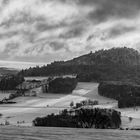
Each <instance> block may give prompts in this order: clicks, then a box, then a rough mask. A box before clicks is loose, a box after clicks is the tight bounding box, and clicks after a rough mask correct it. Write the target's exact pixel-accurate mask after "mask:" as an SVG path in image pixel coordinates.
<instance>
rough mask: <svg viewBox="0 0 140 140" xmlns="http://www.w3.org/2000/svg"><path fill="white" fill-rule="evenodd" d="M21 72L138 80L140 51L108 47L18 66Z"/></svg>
mask: <svg viewBox="0 0 140 140" xmlns="http://www.w3.org/2000/svg"><path fill="white" fill-rule="evenodd" d="M20 74H22V75H24V76H50V75H64V74H76V75H77V78H78V79H79V81H88V82H89V81H131V82H135V83H140V53H139V52H138V51H136V50H134V49H132V48H126V47H124V48H112V49H108V50H99V51H96V52H94V53H92V52H90V53H89V54H86V55H83V56H80V57H77V58H74V59H72V60H69V61H58V62H53V63H51V64H48V65H47V66H43V67H38V66H37V67H34V68H29V69H26V70H22V71H21V72H20Z"/></svg>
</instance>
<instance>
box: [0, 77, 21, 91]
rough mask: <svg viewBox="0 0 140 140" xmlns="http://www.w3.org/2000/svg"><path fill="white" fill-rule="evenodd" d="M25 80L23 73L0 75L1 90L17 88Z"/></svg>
mask: <svg viewBox="0 0 140 140" xmlns="http://www.w3.org/2000/svg"><path fill="white" fill-rule="evenodd" d="M23 81H24V77H23V76H21V75H4V76H1V77H0V90H15V89H16V86H18V85H19V84H21V83H22V82H23Z"/></svg>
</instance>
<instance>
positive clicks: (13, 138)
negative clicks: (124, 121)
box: [0, 127, 140, 140]
mask: <svg viewBox="0 0 140 140" xmlns="http://www.w3.org/2000/svg"><path fill="white" fill-rule="evenodd" d="M139 138H140V133H139V131H120V130H95V129H69V128H40V127H37V128H32V127H31V128H30V127H29V128H27V127H25V128H24V127H0V139H1V140H23V139H24V140H92V139H94V140H139Z"/></svg>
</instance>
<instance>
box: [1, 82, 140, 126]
mask: <svg viewBox="0 0 140 140" xmlns="http://www.w3.org/2000/svg"><path fill="white" fill-rule="evenodd" d="M97 87H98V84H97V83H78V86H77V88H76V89H75V90H74V91H73V93H72V94H69V95H64V94H44V93H41V90H40V89H39V88H38V89H35V90H36V92H37V93H38V94H37V97H19V98H16V99H14V101H16V102H17V103H16V104H12V105H0V113H1V114H3V116H2V118H0V124H4V123H5V122H6V121H8V122H9V123H10V124H11V125H16V126H32V120H33V119H35V118H36V117H42V116H46V115H47V114H50V113H59V111H61V110H63V109H65V108H69V105H70V103H71V102H72V101H73V102H74V103H76V102H80V101H82V100H85V99H92V100H98V101H99V105H97V106H95V107H99V108H113V109H116V110H118V111H121V113H122V127H130V128H132V127H134V128H140V109H139V108H138V109H137V111H136V110H135V109H133V108H129V109H118V108H117V101H116V100H113V99H109V98H105V97H102V96H100V95H98V88H97ZM129 117H132V118H133V119H132V121H129Z"/></svg>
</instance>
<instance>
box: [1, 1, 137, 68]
mask: <svg viewBox="0 0 140 140" xmlns="http://www.w3.org/2000/svg"><path fill="white" fill-rule="evenodd" d="M0 16H1V19H0V46H1V49H0V66H7V67H9V66H10V67H16V68H17V67H19V68H20V65H22V66H23V67H29V66H35V65H43V64H47V63H50V62H52V61H57V60H68V59H71V58H73V57H77V56H79V55H83V54H86V53H88V52H90V51H95V50H99V49H107V48H112V47H124V46H126V47H131V48H134V49H137V50H140V48H139V45H140V35H139V34H140V18H139V17H140V1H139V0H0ZM26 64H27V65H26ZM17 65H18V66H17Z"/></svg>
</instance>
